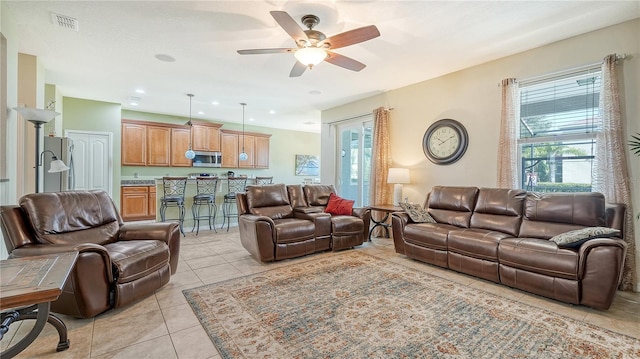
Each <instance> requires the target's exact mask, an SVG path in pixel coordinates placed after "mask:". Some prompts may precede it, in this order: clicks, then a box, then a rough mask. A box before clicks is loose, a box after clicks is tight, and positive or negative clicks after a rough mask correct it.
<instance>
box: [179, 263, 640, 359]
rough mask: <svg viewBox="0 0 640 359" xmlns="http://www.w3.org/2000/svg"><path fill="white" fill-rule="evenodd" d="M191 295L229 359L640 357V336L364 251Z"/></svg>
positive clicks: (214, 286)
mask: <svg viewBox="0 0 640 359" xmlns="http://www.w3.org/2000/svg"><path fill="white" fill-rule="evenodd" d="M184 295H185V296H186V298H187V300H188V302H189V303H190V305H191V307H192V308H193V310H194V312H195V313H196V315H197V316H198V318H199V319H200V322H201V323H202V325H203V327H204V328H205V330H206V331H207V333H208V334H209V337H210V338H211V340H212V341H213V343H214V345H215V346H216V347H217V348H218V351H219V352H220V355H221V356H222V357H223V358H631V357H632V358H636V357H640V340H637V339H634V338H631V337H627V336H624V335H620V334H616V333H613V332H610V331H608V330H606V329H603V328H600V327H596V326H593V325H589V324H586V323H582V322H578V321H576V320H573V319H570V318H567V317H563V316H560V315H558V314H554V313H550V312H547V311H544V310H541V309H537V308H535V307H531V306H528V305H526V304H522V303H519V302H516V301H512V300H509V299H505V298H502V297H498V296H496V295H493V294H490V293H486V292H483V291H481V290H479V289H475V288H469V287H466V286H463V285H460V284H457V283H454V282H451V281H448V280H446V279H442V278H439V277H436V276H433V275H429V274H426V273H422V272H419V271H417V270H414V269H411V268H407V267H404V266H402V265H399V264H395V263H392V262H389V261H385V260H382V259H378V258H376V257H372V256H369V255H366V254H362V253H359V252H357V251H346V252H342V253H340V254H337V255H335V256H330V257H323V258H319V259H314V260H311V261H308V262H304V263H299V264H292V265H290V266H285V267H281V268H278V269H274V270H271V271H268V272H264V273H259V274H255V275H250V276H246V277H242V278H238V279H232V280H229V281H226V282H222V283H216V284H211V285H206V286H202V287H199V288H194V289H188V290H185V291H184Z"/></svg>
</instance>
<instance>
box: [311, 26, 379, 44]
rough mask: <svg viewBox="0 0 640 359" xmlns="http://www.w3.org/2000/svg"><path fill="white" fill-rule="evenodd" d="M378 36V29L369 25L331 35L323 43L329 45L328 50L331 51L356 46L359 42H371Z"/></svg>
mask: <svg viewBox="0 0 640 359" xmlns="http://www.w3.org/2000/svg"><path fill="white" fill-rule="evenodd" d="M378 36H380V31H378V28H377V27H376V26H375V25H369V26H365V27H360V28H357V29H353V30H349V31H345V32H342V33H339V34H337V35H333V36H331V37H330V38H328V39H326V40H324V42H325V43H329V44H331V47H330V49H332V50H333V49H339V48H341V47H345V46H349V45H353V44H357V43H359V42H363V41H367V40H371V39H373V38H376V37H378Z"/></svg>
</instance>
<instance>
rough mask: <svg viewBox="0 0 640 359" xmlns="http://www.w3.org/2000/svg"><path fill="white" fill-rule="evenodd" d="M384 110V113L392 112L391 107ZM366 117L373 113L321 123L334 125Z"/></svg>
mask: <svg viewBox="0 0 640 359" xmlns="http://www.w3.org/2000/svg"><path fill="white" fill-rule="evenodd" d="M385 110H386V111H391V110H393V107H387V108H385ZM367 116H373V112H369V113H362V114H360V115H355V116H352V117H347V118H343V119H342V120H336V121H332V122H325V123H323V125H335V124H336V123H340V122H346V121H351V120H357V119H359V118H363V117H367Z"/></svg>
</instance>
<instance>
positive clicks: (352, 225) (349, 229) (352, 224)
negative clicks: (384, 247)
mask: <svg viewBox="0 0 640 359" xmlns="http://www.w3.org/2000/svg"><path fill="white" fill-rule="evenodd" d="M331 227H332V228H331V233H333V234H334V235H344V234H352V233H362V232H363V229H364V224H363V222H362V219H360V218H358V217H353V216H340V215H338V216H335V215H332V216H331Z"/></svg>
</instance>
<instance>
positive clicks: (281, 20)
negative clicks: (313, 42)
mask: <svg viewBox="0 0 640 359" xmlns="http://www.w3.org/2000/svg"><path fill="white" fill-rule="evenodd" d="M270 14H271V16H273V18H274V19H275V20H276V22H277V23H278V25H280V27H281V28H282V29H284V31H286V32H287V34H289V36H291V37H292V38H293V39H294V40H295V42H296V45H300V40H305V41H309V38H308V37H307V34H305V32H304V30H302V28H301V27H300V25H298V23H297V22H296V21H295V20H294V19H293V18H292V17H291V16H289V14H287V12H286V11H270Z"/></svg>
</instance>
